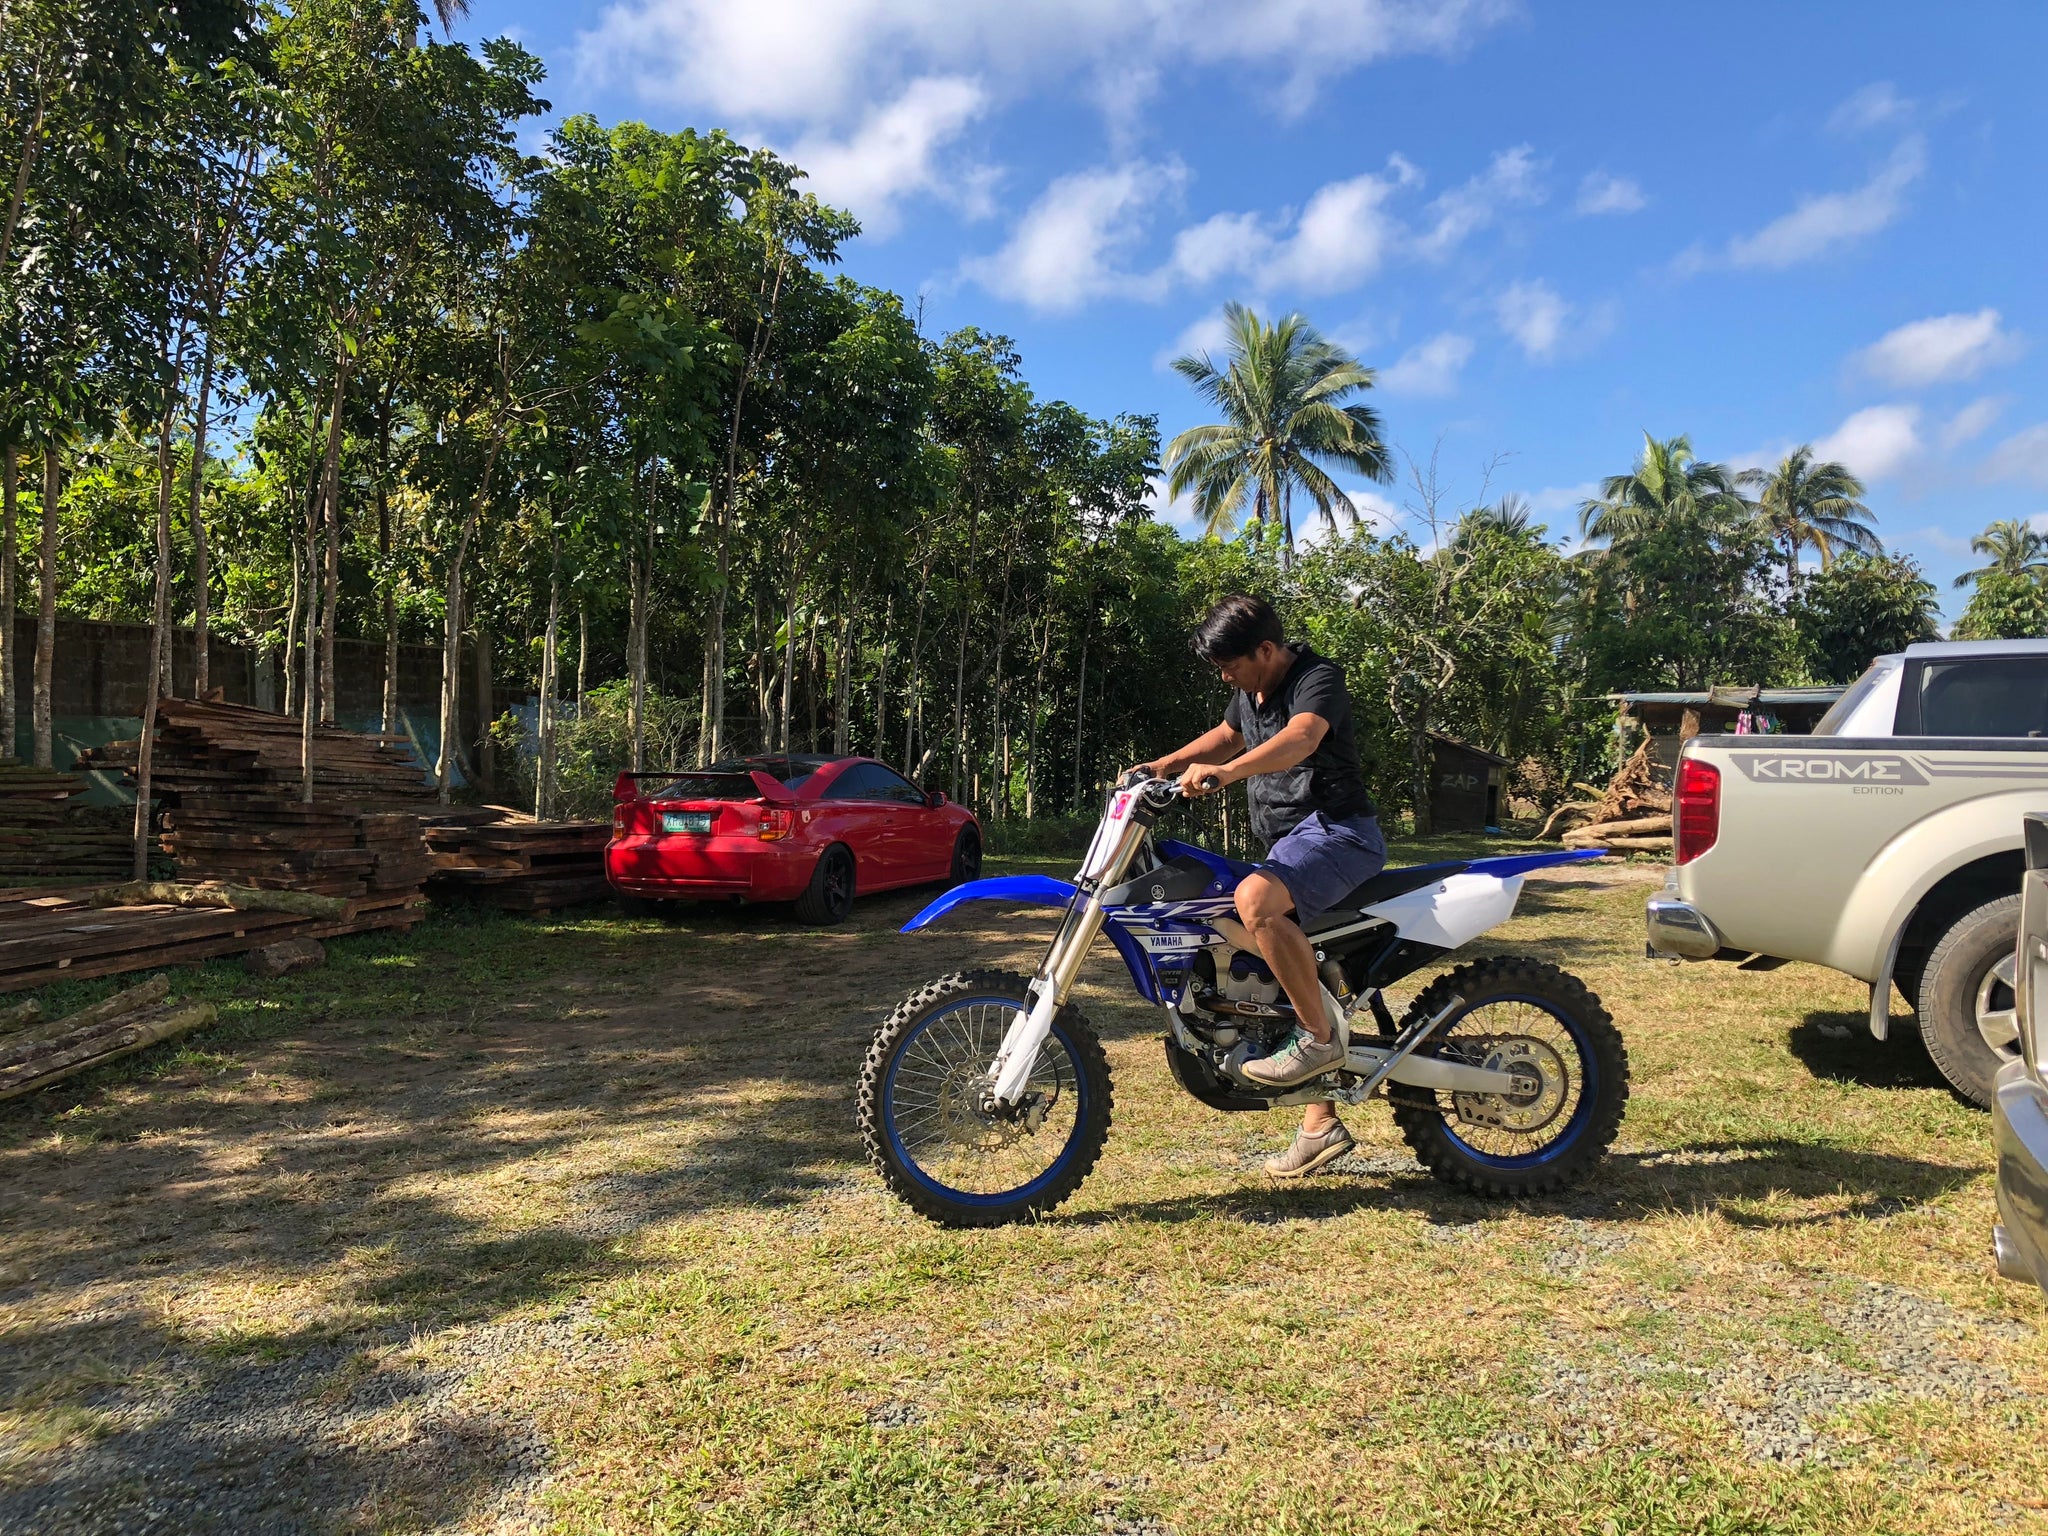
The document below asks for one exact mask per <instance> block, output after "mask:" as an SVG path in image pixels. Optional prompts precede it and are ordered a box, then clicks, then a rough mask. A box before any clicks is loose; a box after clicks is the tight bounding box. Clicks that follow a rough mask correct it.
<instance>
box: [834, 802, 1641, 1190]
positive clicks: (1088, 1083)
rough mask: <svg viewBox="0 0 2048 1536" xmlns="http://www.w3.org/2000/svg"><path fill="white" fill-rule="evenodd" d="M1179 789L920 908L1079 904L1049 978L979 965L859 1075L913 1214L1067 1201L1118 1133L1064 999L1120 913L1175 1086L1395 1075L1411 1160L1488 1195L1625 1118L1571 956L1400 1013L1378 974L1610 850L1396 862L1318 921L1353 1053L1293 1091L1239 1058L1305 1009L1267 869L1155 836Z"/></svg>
mask: <svg viewBox="0 0 2048 1536" xmlns="http://www.w3.org/2000/svg"><path fill="white" fill-rule="evenodd" d="M1179 794H1180V789H1179V786H1178V785H1176V784H1174V783H1172V782H1170V781H1168V780H1165V779H1154V778H1149V777H1138V776H1133V777H1132V778H1130V779H1127V780H1126V781H1125V782H1124V783H1123V784H1121V785H1119V786H1118V787H1117V788H1116V789H1115V790H1114V791H1112V792H1111V794H1110V796H1109V799H1108V803H1107V805H1106V806H1105V807H1104V810H1103V815H1102V821H1101V823H1100V825H1098V826H1097V828H1096V830H1095V838H1094V841H1093V842H1091V843H1090V844H1089V846H1088V853H1087V857H1086V858H1085V859H1083V861H1082V864H1081V870H1080V873H1079V875H1078V876H1077V877H1076V879H1075V881H1074V883H1072V884H1071V885H1070V884H1068V883H1067V882H1066V881H1064V880H1054V879H1051V878H1049V877H1047V876H1044V875H1011V876H1006V877H1003V878H1000V879H993V880H977V881H974V882H972V883H970V884H967V885H962V886H959V887H956V888H955V889H953V890H951V891H948V892H947V893H946V894H945V895H944V896H942V897H940V898H939V899H938V900H937V901H935V902H933V903H932V904H931V905H930V906H928V907H926V908H925V909H924V910H923V911H922V912H920V913H918V914H917V916H916V917H914V918H912V919H911V920H910V922H909V923H908V924H907V925H906V926H905V929H904V931H905V932H911V931H913V930H915V929H919V928H922V927H924V926H925V925H926V924H927V923H930V922H932V921H933V920H934V919H936V918H938V917H940V916H942V915H944V914H945V913H947V912H950V911H951V910H952V909H953V908H955V907H957V906H959V905H960V904H961V903H962V902H968V901H999V902H1006V903H1009V904H1011V905H1020V904H1024V903H1036V904H1041V905H1045V906H1055V907H1062V908H1064V909H1065V915H1064V917H1063V918H1062V919H1061V922H1060V927H1059V932H1058V934H1057V935H1056V936H1055V937H1054V938H1053V941H1052V944H1051V946H1050V947H1049V948H1048V949H1047V950H1046V953H1045V959H1044V961H1043V962H1042V963H1041V964H1040V965H1039V967H1038V973H1037V974H1036V975H1035V976H1030V977H1025V976H1019V975H1017V974H1015V973H1014V972H1010V971H964V972H959V973H956V974H954V975H951V976H945V977H941V978H940V979H939V980H937V981H934V982H932V983H931V984H930V985H928V986H925V987H921V988H919V989H918V990H917V991H916V992H914V993H912V994H911V995H910V996H909V997H908V998H906V999H904V1001H903V1003H902V1004H901V1005H900V1006H899V1007H898V1008H897V1009H896V1011H895V1012H894V1013H892V1014H890V1015H889V1017H888V1019H887V1020H886V1021H885V1022H884V1023H883V1024H882V1026H881V1027H880V1028H879V1029H878V1030H876V1031H875V1037H874V1041H873V1043H872V1044H871V1045H870V1046H869V1047H868V1054H867V1060H866V1062H865V1063H864V1064H863V1065H862V1068H861V1076H860V1108H859V1120H860V1131H861V1140H862V1143H863V1145H864V1146H865V1148H866V1150H867V1155H868V1159H869V1161H870V1162H872V1163H873V1164H874V1165H875V1168H876V1169H877V1171H879V1172H880V1173H881V1175H882V1177H883V1179H884V1180H886V1181H887V1183H888V1185H889V1188H890V1189H891V1190H892V1191H893V1192H894V1193H895V1194H896V1195H897V1196H898V1197H899V1198H901V1199H902V1200H903V1201H904V1202H905V1203H906V1204H907V1205H909V1206H910V1207H911V1208H912V1209H914V1210H916V1211H918V1212H919V1213H921V1214H922V1215H924V1216H927V1217H929V1218H930V1219H931V1220H933V1221H935V1222H938V1223H940V1224H941V1225H943V1226H949V1227H986V1226H997V1225H1000V1224H1002V1223H1004V1222H1012V1221H1019V1220H1023V1219H1025V1218H1028V1217H1033V1216H1038V1215H1041V1214H1043V1213H1044V1212H1046V1211H1049V1210H1051V1209H1052V1208H1053V1207H1054V1206H1056V1205H1058V1204H1059V1203H1060V1202H1061V1201H1062V1200H1064V1199H1066V1198H1067V1196H1068V1195H1070V1194H1072V1193H1073V1192H1074V1190H1075V1189H1077V1188H1078V1187H1079V1186H1080V1183H1081V1181H1082V1180H1083V1179H1085V1178H1086V1177H1087V1176H1088V1173H1089V1170H1090V1169H1092V1168H1093V1167H1094V1166H1095V1161H1096V1159H1097V1158H1098V1157H1099V1156H1101V1153H1102V1147H1103V1143H1104V1142H1105V1141H1106V1140H1107V1139H1108V1136H1109V1122H1110V1109H1111V1094H1110V1081H1109V1062H1108V1060H1107V1058H1106V1057H1105V1056H1104V1055H1103V1052H1102V1046H1101V1045H1100V1044H1099V1043H1098V1042H1097V1040H1096V1037H1095V1033H1094V1031H1093V1030H1092V1029H1090V1028H1089V1026H1088V1022H1087V1020H1086V1019H1084V1018H1083V1017H1082V1015H1081V1011H1080V1009H1079V1008H1077V1007H1075V1006H1074V1005H1073V1004H1072V1003H1071V1002H1070V1001H1069V1000H1068V999H1069V994H1070V993H1071V992H1072V990H1073V986H1074V981H1075V978H1076V977H1077V976H1078V975H1079V974H1080V970H1081V962H1082V960H1083V958H1084V957H1085V956H1086V955H1087V953H1088V950H1089V947H1090V946H1091V945H1092V944H1093V943H1094V942H1095V939H1096V936H1097V935H1098V934H1101V933H1103V932H1104V931H1107V932H1108V934H1109V937H1110V941H1111V942H1112V943H1113V944H1115V946H1116V948H1117V953H1118V954H1120V955H1121V956H1122V957H1123V960H1124V963H1125V964H1126V965H1127V966H1128V967H1129V968H1130V973H1131V981H1132V983H1133V984H1134V985H1135V986H1136V987H1137V989H1138V992H1139V995H1140V996H1142V997H1143V998H1144V999H1145V1000H1146V1001H1147V1002H1151V1003H1156V1004H1158V1006H1159V1008H1160V1010H1161V1012H1162V1013H1163V1014H1164V1015H1165V1018H1166V1042H1165V1043H1166V1061H1167V1065H1168V1067H1169V1068H1171V1070H1172V1072H1173V1076H1174V1079H1175V1081H1177V1082H1178V1083H1179V1084H1180V1085H1181V1087H1182V1088H1184V1089H1186V1090H1187V1091H1188V1092H1189V1093H1190V1094H1192V1095H1193V1096H1194V1097H1195V1098H1197V1099H1199V1100H1201V1101H1202V1102H1203V1103H1204V1104H1207V1105H1209V1106H1210V1107H1211V1108H1212V1109H1222V1110H1239V1109H1267V1108H1271V1107H1272V1106H1274V1105H1279V1104H1303V1103H1308V1102H1310V1101H1314V1100H1324V1099H1328V1100H1335V1101H1336V1102H1338V1103H1340V1104H1358V1103H1361V1102H1363V1101H1364V1100H1366V1099H1368V1098H1371V1097H1372V1096H1373V1095H1375V1094H1377V1093H1380V1092H1382V1091H1384V1092H1385V1093H1386V1096H1387V1099H1388V1101H1389V1103H1390V1104H1391V1105H1392V1107H1393V1111H1394V1121H1395V1123H1396V1124H1397V1125H1398V1126H1399V1127H1400V1128H1401V1133H1402V1135H1403V1136H1404V1137H1406V1139H1407V1141H1408V1145H1409V1146H1410V1147H1412V1148H1413V1149H1414V1151H1415V1155H1416V1157H1417V1158H1419V1159H1420V1160H1421V1162H1422V1164H1423V1165H1424V1166H1425V1167H1427V1168H1428V1169H1429V1170H1430V1172H1431V1173H1433V1174H1434V1175H1435V1176H1436V1177H1437V1178H1438V1179H1441V1180H1442V1181H1443V1182H1445V1183H1447V1184H1450V1185H1453V1186H1455V1187H1457V1188H1459V1189H1462V1190H1466V1191H1469V1192H1471V1193H1474V1194H1481V1195H1492V1196H1516V1195H1540V1194H1544V1193H1548V1192H1550V1191H1552V1190H1556V1189H1559V1188H1562V1187H1563V1186H1565V1185H1566V1184H1569V1183H1571V1182H1573V1181H1575V1180H1577V1179H1578V1178H1580V1177H1582V1176H1583V1175H1584V1174H1585V1173H1586V1172H1587V1171H1588V1170H1590V1169H1591V1168H1592V1167H1593V1166H1594V1165H1595V1164H1596V1163H1597V1162H1599V1160H1600V1158H1601V1157H1602V1155H1603V1154H1604V1153H1605V1152H1606V1150H1607V1147H1608V1145H1609V1144H1610V1143H1611V1142H1612V1141H1613V1140H1614V1136H1615V1133H1616V1131H1617V1130H1618V1129H1619V1128H1620V1125H1621V1116H1622V1111H1623V1109H1624V1108H1625V1107H1626V1106H1627V1103H1628V1053H1627V1052H1626V1051H1625V1050H1624V1049H1623V1047H1622V1042H1621V1036H1620V1034H1619V1032H1617V1031H1616V1029H1615V1027H1614V1022H1613V1020H1612V1019H1610V1018H1609V1017H1608V1014H1607V1010H1606V1009H1605V1008H1603V1007H1601V1005H1600V999H1599V998H1597V997H1596V996H1594V995H1593V993H1592V992H1590V991H1589V990H1587V988H1586V986H1585V984H1584V983H1582V982H1580V981H1579V980H1578V979H1577V978H1575V977H1573V976H1570V975H1567V974H1566V973H1565V972H1564V971H1561V970H1559V969H1558V968H1557V967H1556V966H1554V965H1548V964H1545V963H1543V962H1541V961H1537V960H1524V959H1513V958H1502V957H1496V958H1492V959H1485V960H1473V961H1468V962H1467V963H1466V964H1464V965H1461V966H1459V967H1457V968H1456V969H1455V970H1452V971H1450V972H1448V973H1447V974H1445V975H1443V976H1440V977H1438V978H1437V979H1436V980H1435V981H1433V982H1431V983H1430V984H1429V985H1428V986H1427V987H1425V988H1424V989H1423V990H1422V992H1421V993H1420V994H1419V995H1418V996H1417V997H1416V998H1415V999H1414V1001H1412V1002H1411V1003H1410V1004H1409V1005H1408V1007H1407V1010H1406V1011H1405V1012H1404V1013H1403V1014H1402V1016H1401V1018H1400V1019H1399V1020H1396V1019H1395V1018H1394V1017H1393V1015H1392V1012H1391V1011H1390V1010H1389V1008H1388V1006H1387V1003H1386V1001H1385V999H1384V998H1383V996H1382V995H1381V988H1383V987H1385V986H1387V985H1388V984H1389V983H1391V982H1393V981H1396V980H1398V979H1399V978H1401V977H1402V976H1405V975H1408V974H1409V973H1410V972H1412V971H1415V970H1417V969H1419V968H1420V967H1423V966H1426V965H1429V964H1430V963H1432V962H1433V961H1435V960H1437V959H1438V958H1439V957H1441V956H1443V955H1446V954H1448V953H1450V952H1451V951H1452V950H1455V949H1458V948H1459V947H1461V946H1462V945H1464V944H1466V943H1469V942H1470V941H1471V940H1473V939H1475V938H1477V937H1478V936H1479V935H1480V934H1482V933H1484V932H1486V931H1487V930H1488V929H1489V928H1493V927H1495V926H1497V925H1498V924H1500V923H1503V922H1506V921H1507V919H1508V918H1509V917H1510V916H1512V915H1513V913H1514V910H1515V901H1516V899H1517V897H1519V896H1520V894H1521V888H1522V877H1523V875H1525V874H1526V873H1527V872H1528V871H1530V870H1532V869H1539V868H1541V867H1543V866H1544V865H1549V864H1562V863H1567V862H1570V861H1573V860H1576V859H1581V858H1597V857H1599V856H1600V855H1599V854H1598V853H1597V852H1592V851H1585V852H1581V851H1560V852H1556V853H1537V854H1524V855H1516V856H1512V857H1507V858H1497V859H1477V860H1473V861H1471V862H1469V863H1451V864H1421V865H1416V866H1413V867H1411V868H1406V869H1389V870H1386V871H1384V872H1382V873H1380V874H1378V875H1375V876H1374V877H1373V878H1372V879H1370V880H1368V881H1366V882H1365V883H1364V884H1363V885H1361V886H1359V887H1358V888H1357V889H1356V890H1354V891H1352V892H1351V893H1350V894H1349V895H1348V896H1347V897H1346V898H1345V899H1344V901H1343V902H1341V903H1340V904H1339V905H1338V907H1337V908H1336V910H1334V911H1331V912H1328V913H1326V914H1324V915H1323V916H1322V917H1319V918H1317V919H1316V920H1315V921H1314V922H1312V923H1310V924H1308V925H1307V928H1306V932H1307V934H1308V937H1309V940H1310V942H1311V943H1312V944H1313V945H1314V946H1315V953H1316V960H1317V961H1318V964H1319V971H1320V975H1321V978H1322V989H1321V990H1322V997H1321V999H1320V1001H1321V1005H1322V1007H1323V1008H1324V1009H1325V1010H1326V1011H1327V1013H1328V1016H1329V1018H1330V1019H1331V1021H1332V1024H1333V1026H1334V1027H1335V1028H1336V1029H1337V1030H1338V1031H1339V1033H1340V1037H1341V1038H1342V1039H1343V1040H1344V1041H1345V1045H1346V1055H1345V1060H1344V1064H1343V1066H1342V1067H1340V1068H1338V1069H1336V1070H1334V1071H1332V1072H1330V1073H1328V1074H1326V1075H1324V1076H1323V1077H1320V1078H1317V1079H1315V1080H1314V1081H1312V1082H1309V1083H1305V1084H1302V1085H1300V1086H1297V1087H1294V1088H1287V1089H1269V1088H1262V1087H1260V1086H1258V1085H1257V1084H1255V1083H1252V1082H1249V1081H1247V1080H1246V1078H1245V1076H1244V1065H1245V1063H1246V1062H1247V1061H1250V1060H1252V1059H1253V1058H1255V1057H1257V1056H1260V1055H1263V1054H1265V1053H1266V1052H1268V1051H1271V1050H1273V1049H1274V1048H1276V1047H1277V1046H1278V1045H1279V1044H1280V1043H1281V1041H1282V1040H1284V1039H1285V1038H1286V1036H1287V1033H1288V1031H1289V1030H1290V1029H1291V1028H1292V1027H1293V1024H1294V1011H1293V1009H1292V1008H1290V1007H1289V1006H1288V1003H1287V1000H1286V999H1285V998H1284V997H1283V996H1282V995H1281V992H1280V988H1279V985H1278V983H1277V982H1276V981H1275V980H1274V977H1273V973H1272V971H1271V970H1270V969H1268V968H1267V966H1266V964H1265V962H1264V961H1263V960H1262V959H1261V958H1260V957H1259V954H1258V951H1257V948H1256V945H1255V943H1254V941H1253V939H1252V937H1251V935H1250V934H1249V933H1248V932H1247V931H1246V930H1245V928H1244V927H1243V926H1242V925H1241V924H1240V923H1239V922H1238V921H1237V919H1236V916H1235V909H1234V907H1233V906H1232V902H1231V892H1232V891H1234V890H1235V889H1236V887H1237V884H1238V882H1239V881H1240V880H1242V879H1243V878H1244V877H1245V876H1246V875H1248V874H1250V873H1251V872H1252V869H1253V868H1254V866H1252V865H1250V864H1242V863H1238V862H1237V861H1235V860H1232V859H1226V858H1223V857H1222V856H1220V855H1218V854H1214V853H1210V852H1208V851H1206V850H1204V849H1201V848H1193V847H1190V846H1188V845H1187V844H1185V843H1177V842H1172V841H1166V840H1160V841H1158V842H1156V843H1155V841H1154V840H1153V837H1152V828H1153V825H1154V824H1155V823H1156V822H1157V821H1158V819H1159V817H1160V815H1161V814H1162V813H1163V812H1164V811H1166V810H1167V809H1168V808H1169V807H1171V806H1172V804H1173V802H1174V801H1175V800H1176V799H1177V798H1178V796H1179Z"/></svg>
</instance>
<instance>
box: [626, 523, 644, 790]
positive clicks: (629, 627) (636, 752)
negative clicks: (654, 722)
mask: <svg viewBox="0 0 2048 1536" xmlns="http://www.w3.org/2000/svg"><path fill="white" fill-rule="evenodd" d="M626 580H627V581H628V582H629V583H630V584H631V586H632V589H633V590H632V611H631V614H630V615H629V617H628V620H627V624H626V669H627V672H628V673H629V675H630V676H631V677H632V680H633V693H632V699H631V706H630V707H631V713H632V718H631V720H630V722H629V724H630V727H631V730H632V733H633V771H634V772H635V773H640V772H643V771H644V770H645V769H646V767H647V761H646V759H647V716H646V708H647V598H646V592H647V573H646V572H645V571H644V570H642V569H641V566H640V557H639V554H638V553H637V552H636V553H634V554H633V555H631V556H629V557H628V558H627V561H626Z"/></svg>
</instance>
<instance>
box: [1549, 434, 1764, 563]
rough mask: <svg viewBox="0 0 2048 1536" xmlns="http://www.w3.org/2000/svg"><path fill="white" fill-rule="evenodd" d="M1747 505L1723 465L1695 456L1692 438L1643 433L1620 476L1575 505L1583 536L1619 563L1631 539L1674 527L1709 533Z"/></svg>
mask: <svg viewBox="0 0 2048 1536" xmlns="http://www.w3.org/2000/svg"><path fill="white" fill-rule="evenodd" d="M1748 509H1749V504H1748V503H1747V502H1745V501H1744V500H1743V499H1742V493H1741V491H1740V490H1739V489H1738V488H1737V478H1736V476H1735V474H1734V473H1733V472H1732V471H1731V470H1729V468H1728V467H1727V466H1726V465H1725V464H1711V463H1706V462H1704V461H1702V460H1700V459H1698V458H1695V457H1694V455H1693V451H1692V439H1691V438H1689V437H1686V436H1683V435H1681V436H1678V437H1673V438H1669V439H1664V440H1659V439H1657V438H1654V437H1652V436H1650V434H1649V433H1647V432H1645V433H1644V434H1643V451H1642V455H1641V457H1639V458H1638V459H1637V460H1636V463H1635V467H1634V468H1633V469H1631V470H1630V471H1629V472H1628V473H1626V474H1621V475H1610V476H1608V477H1607V479H1605V480H1603V481H1602V482H1601V484H1600V494H1599V495H1598V496H1597V497H1594V498H1593V499H1591V500H1589V501H1586V502H1584V503H1582V504H1581V505H1580V507H1579V528H1580V531H1581V532H1582V533H1583V534H1584V535H1585V536H1586V538H1587V540H1588V541H1589V542H1591V543H1594V544H1603V545H1606V546H1607V547H1608V548H1609V549H1610V550H1612V552H1613V553H1614V555H1615V556H1617V557H1618V558H1620V559H1621V560H1622V561H1623V562H1624V563H1626V561H1627V560H1628V558H1629V556H1630V553H1631V552H1632V549H1633V547H1634V546H1635V545H1636V543H1637V542H1638V541H1640V540H1642V539H1644V538H1646V537H1648V536H1650V535H1652V534H1654V533H1658V532H1661V531H1664V530H1668V529H1671V528H1674V527H1679V528H1688V529H1700V530H1705V531H1708V532H1711V531H1713V530H1716V529H1719V528H1721V527H1724V526H1726V525H1728V524H1729V523H1731V522H1733V521H1735V520H1738V519H1740V518H1741V517H1742V516H1744V515H1745V514H1746V513H1747V511H1748Z"/></svg>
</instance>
